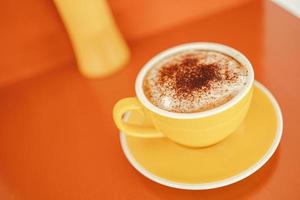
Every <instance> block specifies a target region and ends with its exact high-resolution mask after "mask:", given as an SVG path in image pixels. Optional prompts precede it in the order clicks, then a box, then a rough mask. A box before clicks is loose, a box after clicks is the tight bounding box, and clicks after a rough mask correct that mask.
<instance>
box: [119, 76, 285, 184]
mask: <svg viewBox="0 0 300 200" xmlns="http://www.w3.org/2000/svg"><path fill="white" fill-rule="evenodd" d="M254 84H255V85H256V86H257V87H258V88H259V89H260V90H262V91H263V92H264V93H265V94H266V95H267V96H268V98H269V99H270V101H271V103H272V105H273V108H274V109H275V112H276V116H277V123H278V127H277V132H276V136H275V138H274V141H273V144H272V145H271V146H270V148H269V149H268V150H267V152H266V153H265V155H264V156H263V157H262V158H261V159H260V160H259V161H258V162H257V163H255V164H254V165H252V166H251V167H249V168H248V169H246V170H244V171H243V172H241V173H239V174H237V175H235V176H232V177H230V178H227V179H224V180H221V181H215V182H209V183H202V184H188V183H180V182H174V181H170V180H167V179H164V178H160V177H158V176H156V175H154V174H152V173H151V172H149V171H148V170H146V169H145V168H143V167H142V166H141V165H140V164H139V163H138V162H137V161H136V160H135V159H134V157H133V156H132V154H131V153H130V151H129V148H128V146H127V143H126V137H125V134H123V133H122V132H121V134H120V142H121V146H122V149H123V152H124V154H125V156H126V158H127V159H128V161H129V162H130V163H131V165H132V166H133V167H134V168H135V169H136V170H137V171H139V172H140V173H141V174H142V175H144V176H145V177H147V178H149V179H150V180H152V181H154V182H156V183H159V184H161V185H165V186H169V187H172V188H177V189H185V190H207V189H214V188H219V187H223V186H226V185H230V184H233V183H236V182H238V181H240V180H242V179H245V178H247V177H248V176H250V175H251V174H253V173H254V172H256V171H257V170H258V169H260V168H261V167H262V166H263V165H264V164H265V163H266V162H267V161H268V160H269V159H270V158H271V156H272V155H273V154H274V152H275V150H276V149H277V147H278V145H279V142H280V140H281V137H282V131H283V119H282V113H281V110H280V107H279V105H278V103H277V101H276V99H275V98H274V96H273V95H272V94H271V92H270V91H269V90H268V89H267V88H266V87H265V86H263V85H262V84H260V83H259V82H257V81H254Z"/></svg>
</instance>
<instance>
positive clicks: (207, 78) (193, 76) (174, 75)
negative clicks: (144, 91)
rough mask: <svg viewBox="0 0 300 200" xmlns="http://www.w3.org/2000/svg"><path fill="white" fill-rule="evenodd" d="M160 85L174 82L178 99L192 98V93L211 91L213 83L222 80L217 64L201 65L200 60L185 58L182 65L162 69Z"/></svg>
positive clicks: (172, 65)
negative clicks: (181, 97) (182, 97)
mask: <svg viewBox="0 0 300 200" xmlns="http://www.w3.org/2000/svg"><path fill="white" fill-rule="evenodd" d="M159 74H160V76H159V83H160V84H163V83H165V82H166V81H167V80H168V81H169V82H170V81H171V82H173V83H174V84H173V86H172V87H173V89H175V91H176V95H177V96H178V97H180V96H184V97H185V98H186V97H187V96H191V95H192V92H193V91H195V90H199V89H201V90H202V91H207V90H209V89H210V83H211V81H218V80H221V79H222V77H221V75H220V73H219V67H218V65H217V64H204V63H199V62H198V58H189V57H187V58H184V59H183V60H182V61H181V62H180V63H176V64H170V65H166V66H163V67H162V68H161V69H160V73H159Z"/></svg>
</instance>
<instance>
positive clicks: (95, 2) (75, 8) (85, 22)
mask: <svg viewBox="0 0 300 200" xmlns="http://www.w3.org/2000/svg"><path fill="white" fill-rule="evenodd" d="M54 2H55V4H56V7H57V9H58V11H59V13H60V15H61V17H62V20H63V22H64V24H65V26H66V28H67V31H68V33H69V36H70V38H71V41H72V45H73V49H74V52H75V55H76V58H77V63H78V66H79V70H80V72H81V73H82V74H83V75H84V76H86V77H88V78H96V77H102V76H106V75H109V74H111V73H113V72H114V71H117V70H118V69H120V68H121V67H122V66H124V65H125V64H126V62H127V61H128V59H129V50H128V47H127V45H126V44H125V42H124V40H123V38H122V36H121V34H120V32H119V30H118V29H117V27H116V25H115V23H114V21H113V18H112V15H111V13H110V10H109V8H108V6H107V3H106V2H105V0H54Z"/></svg>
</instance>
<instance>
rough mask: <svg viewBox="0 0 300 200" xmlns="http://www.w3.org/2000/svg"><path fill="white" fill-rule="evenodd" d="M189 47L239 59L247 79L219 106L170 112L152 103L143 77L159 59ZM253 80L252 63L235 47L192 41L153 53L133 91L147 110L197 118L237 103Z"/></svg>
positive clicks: (182, 117) (172, 115) (174, 116)
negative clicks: (145, 90)
mask: <svg viewBox="0 0 300 200" xmlns="http://www.w3.org/2000/svg"><path fill="white" fill-rule="evenodd" d="M191 49H200V50H211V51H217V52H220V53H224V54H226V55H229V56H231V57H233V58H234V59H236V60H237V61H239V62H240V63H241V64H243V65H244V66H245V67H246V68H247V70H248V80H247V84H246V85H245V86H244V87H243V89H242V90H241V91H240V92H239V93H238V94H237V95H236V96H235V97H233V98H232V99H231V100H229V101H228V102H226V103H225V104H222V105H220V106H217V107H215V108H213V109H210V110H206V111H202V112H195V113H176V112H170V111H167V110H163V109H161V108H159V107H157V106H155V105H154V104H152V103H151V102H150V101H149V100H148V98H147V97H146V95H145V94H144V91H143V81H144V77H145V75H146V74H147V72H148V70H149V69H150V68H151V67H152V66H153V65H155V64H156V63H158V62H159V61H161V60H163V59H164V58H166V57H168V56H170V55H173V54H176V53H179V52H182V51H185V50H191ZM253 82H254V71H253V67H252V64H251V63H250V61H249V60H248V59H247V58H246V56H245V55H244V54H242V53H241V52H239V51H238V50H236V49H233V48H231V47H229V46H226V45H223V44H218V43H212V42H193V43H186V44H181V45H178V46H175V47H171V48H169V49H166V50H164V51H162V52H161V53H159V54H157V55H155V56H154V57H153V58H151V59H150V60H149V61H148V62H147V63H146V64H145V65H144V66H143V67H142V69H141V70H140V72H139V73H138V75H137V78H136V81H135V92H136V95H137V98H138V99H139V101H140V102H141V103H142V105H143V106H145V107H146V108H147V109H148V110H150V111H152V112H154V113H156V114H158V115H161V116H164V117H168V118H174V119H197V118H203V117H208V116H211V115H215V114H218V113H220V112H223V111H225V110H227V109H229V108H231V107H232V106H234V105H235V104H237V103H238V102H239V101H240V100H241V99H242V98H243V97H244V96H246V94H248V92H249V90H250V89H251V88H252V85H253Z"/></svg>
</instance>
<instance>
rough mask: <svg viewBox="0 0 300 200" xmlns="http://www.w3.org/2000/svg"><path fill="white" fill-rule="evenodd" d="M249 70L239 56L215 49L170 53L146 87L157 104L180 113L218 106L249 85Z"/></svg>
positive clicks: (148, 77)
mask: <svg viewBox="0 0 300 200" xmlns="http://www.w3.org/2000/svg"><path fill="white" fill-rule="evenodd" d="M247 81H248V70H247V68H246V67H245V66H243V65H242V64H241V63H240V62H238V61H237V60H236V59H234V58H232V57H230V56H228V55H226V54H223V53H220V52H217V51H211V50H190V51H184V52H181V53H177V54H175V55H172V56H169V57H168V58H165V59H164V60H162V61H160V62H158V63H157V64H156V65H154V66H153V67H152V68H151V69H150V70H149V71H148V72H147V74H146V76H145V78H144V82H143V90H144V93H145V95H146V97H147V98H148V100H149V101H150V102H151V103H152V104H154V105H155V106H157V107H159V108H161V109H164V110H167V111H171V112H178V113H193V112H201V111H206V110H209V109H213V108H216V107H218V106H220V105H222V104H224V103H226V102H228V101H230V100H231V99H232V98H234V97H235V96H236V95H237V94H238V93H239V92H240V91H241V90H242V89H243V87H244V86H245V85H246V84H247Z"/></svg>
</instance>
